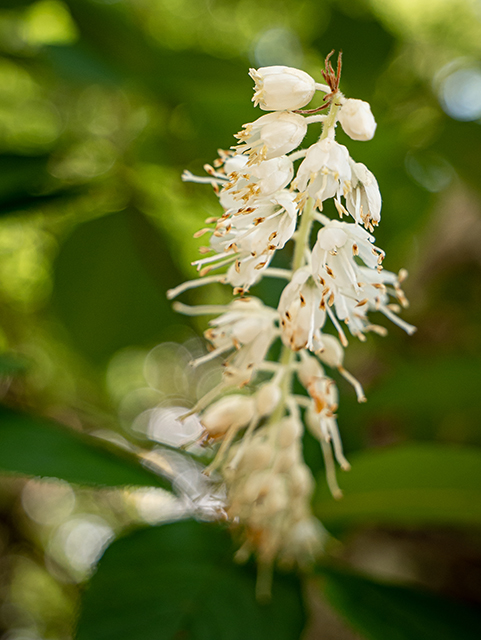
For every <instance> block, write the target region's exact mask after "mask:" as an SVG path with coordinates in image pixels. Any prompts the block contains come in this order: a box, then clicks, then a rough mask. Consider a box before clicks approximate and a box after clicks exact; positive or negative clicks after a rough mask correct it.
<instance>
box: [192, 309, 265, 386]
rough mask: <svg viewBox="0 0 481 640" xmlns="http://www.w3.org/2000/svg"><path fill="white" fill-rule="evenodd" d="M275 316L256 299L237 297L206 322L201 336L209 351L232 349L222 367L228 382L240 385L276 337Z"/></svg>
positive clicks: (219, 353)
mask: <svg viewBox="0 0 481 640" xmlns="http://www.w3.org/2000/svg"><path fill="white" fill-rule="evenodd" d="M275 318H276V314H275V312H274V311H273V310H272V309H271V308H270V307H266V306H264V305H263V304H262V302H261V301H260V300H258V299H257V298H241V299H240V300H234V302H232V303H231V305H230V309H229V310H228V311H227V312H226V313H223V314H222V315H221V316H219V317H218V318H215V319H214V320H211V321H210V323H209V324H210V325H211V328H210V329H208V330H207V331H206V332H205V336H206V338H207V340H209V342H211V343H212V345H213V347H214V351H213V352H212V354H214V353H215V355H221V354H223V353H226V352H227V351H231V350H232V349H234V353H233V355H232V356H230V357H229V358H228V360H227V361H226V364H225V367H224V377H225V378H226V379H227V382H228V383H229V384H231V385H233V386H243V385H245V384H247V383H248V382H249V380H250V379H251V378H252V376H253V374H254V373H255V372H256V370H257V367H258V366H259V365H260V364H261V363H262V362H263V360H264V358H265V356H266V354H267V351H268V349H269V347H270V345H271V344H272V342H273V340H274V339H275V337H276V328H275V325H274V320H275Z"/></svg>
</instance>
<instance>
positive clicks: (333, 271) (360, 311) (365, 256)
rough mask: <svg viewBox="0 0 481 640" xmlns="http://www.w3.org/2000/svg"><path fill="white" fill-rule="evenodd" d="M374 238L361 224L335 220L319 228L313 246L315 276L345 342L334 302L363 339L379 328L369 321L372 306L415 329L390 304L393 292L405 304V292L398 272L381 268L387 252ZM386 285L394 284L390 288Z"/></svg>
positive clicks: (407, 329) (339, 314)
mask: <svg viewBox="0 0 481 640" xmlns="http://www.w3.org/2000/svg"><path fill="white" fill-rule="evenodd" d="M373 242H374V238H373V236H372V235H371V234H369V233H368V232H367V231H365V230H364V229H363V228H362V227H360V226H359V225H356V224H348V223H346V222H339V221H337V220H332V221H331V222H329V223H328V224H326V226H324V227H323V228H322V229H321V230H320V231H319V233H318V236H317V242H316V244H315V245H314V247H313V250H312V270H313V274H314V280H315V282H316V283H319V286H320V287H322V289H323V303H324V304H323V306H325V308H326V311H327V312H328V313H329V315H330V317H331V320H332V321H333V322H334V324H335V326H336V328H337V330H338V332H339V334H340V338H341V341H342V342H343V343H344V346H345V345H346V341H345V337H344V334H343V332H342V329H341V328H340V325H339V324H338V322H337V321H336V318H335V317H334V314H333V313H332V311H331V309H330V307H331V306H334V309H335V314H336V316H337V318H338V319H339V320H341V321H343V322H345V323H346V324H347V325H348V327H349V330H350V331H351V333H352V334H353V335H356V336H358V337H359V338H361V339H364V336H363V334H364V333H365V332H366V331H377V330H379V328H378V327H376V326H375V325H372V324H371V323H370V321H369V319H368V317H367V312H368V311H369V310H376V311H381V312H382V313H384V315H385V316H387V317H388V318H389V319H390V320H392V321H393V322H395V323H396V324H397V325H398V326H400V327H401V328H403V329H404V330H405V331H407V332H408V333H409V334H411V333H413V332H414V331H415V329H414V327H412V326H411V325H409V324H408V323H406V322H404V321H403V320H401V319H400V318H399V317H398V316H397V315H396V314H395V313H394V312H393V309H392V308H391V306H390V305H389V294H390V295H392V296H394V297H396V298H397V299H398V300H399V302H401V304H402V305H403V306H405V298H404V294H403V292H402V291H401V289H400V286H399V281H398V278H397V276H396V275H395V274H393V273H390V272H386V271H383V270H382V267H381V263H382V260H383V258H384V252H383V251H381V250H380V249H378V248H377V247H375V246H374V245H373ZM357 256H358V257H359V258H360V260H362V262H364V264H365V265H366V266H360V265H359V263H358V261H357V260H356V259H355V257H357ZM386 285H391V288H389V287H387V286H386ZM326 303H327V306H326ZM381 331H382V329H381V330H380V331H379V332H381Z"/></svg>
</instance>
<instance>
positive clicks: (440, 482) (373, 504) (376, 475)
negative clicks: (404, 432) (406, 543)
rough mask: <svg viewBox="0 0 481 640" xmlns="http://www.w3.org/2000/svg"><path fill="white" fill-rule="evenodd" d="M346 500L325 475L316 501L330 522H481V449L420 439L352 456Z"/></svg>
mask: <svg viewBox="0 0 481 640" xmlns="http://www.w3.org/2000/svg"><path fill="white" fill-rule="evenodd" d="M350 462H351V465H352V468H351V471H349V472H348V473H342V472H341V473H339V474H338V480H339V485H340V486H341V489H342V490H343V492H344V497H343V498H342V500H339V501H335V500H333V498H332V497H331V496H330V494H329V491H328V489H327V487H326V484H325V482H324V481H321V486H320V487H319V492H318V495H317V498H316V502H315V510H316V513H317V515H318V516H319V518H320V519H321V520H322V522H323V523H324V524H325V525H326V526H327V527H328V528H331V529H332V528H334V529H336V528H339V527H341V528H342V527H346V526H347V527H349V526H352V525H356V524H361V523H362V524H366V523H383V524H386V523H394V524H408V525H425V524H439V525H461V526H465V525H477V526H479V525H481V451H480V450H479V449H475V448H468V447H453V446H447V445H442V444H429V443H416V444H409V445H403V446H396V447H392V448H387V449H377V450H373V451H363V452H361V453H357V454H352V455H351V456H350Z"/></svg>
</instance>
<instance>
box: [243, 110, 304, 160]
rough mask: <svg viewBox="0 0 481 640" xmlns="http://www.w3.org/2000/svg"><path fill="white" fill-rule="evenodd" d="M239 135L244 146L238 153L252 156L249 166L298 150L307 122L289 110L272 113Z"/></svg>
mask: <svg viewBox="0 0 481 640" xmlns="http://www.w3.org/2000/svg"><path fill="white" fill-rule="evenodd" d="M243 127H244V130H243V131H240V132H239V133H238V134H236V135H235V137H236V138H238V140H240V142H241V143H243V144H240V145H239V146H238V147H237V150H238V152H240V153H247V154H249V164H255V163H258V162H261V161H262V160H270V159H271V158H277V157H278V156H282V155H285V154H286V153H289V152H290V151H293V150H294V149H295V148H296V147H298V146H299V145H300V144H301V142H302V141H303V139H304V136H305V135H306V133H307V122H306V121H305V119H304V118H303V117H302V116H300V115H298V114H296V113H290V112H289V111H280V112H278V113H268V114H266V115H265V116H261V117H260V118H259V119H258V120H256V121H255V122H250V123H249V124H245V125H243Z"/></svg>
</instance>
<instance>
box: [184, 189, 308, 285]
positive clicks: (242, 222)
mask: <svg viewBox="0 0 481 640" xmlns="http://www.w3.org/2000/svg"><path fill="white" fill-rule="evenodd" d="M294 199H295V196H294V195H293V194H292V193H290V192H289V191H285V190H282V191H279V192H278V193H277V194H276V195H275V196H272V197H270V198H264V199H257V200H255V201H254V202H253V203H252V204H251V205H250V206H245V207H241V208H234V209H230V210H229V211H227V212H226V213H225V214H224V215H223V216H222V217H221V218H219V219H218V220H217V221H216V226H215V228H213V229H205V230H204V231H205V233H211V234H212V235H211V239H210V247H209V248H210V249H211V250H212V251H214V252H215V255H213V256H209V257H205V258H200V259H199V260H196V261H195V262H194V263H193V264H194V265H196V266H197V268H198V269H199V270H200V271H201V272H202V273H204V274H205V273H207V272H208V271H211V270H212V269H216V268H218V267H219V266H223V265H225V264H229V263H232V264H231V266H230V268H229V269H228V271H227V274H226V281H227V282H229V284H231V285H232V286H233V287H236V288H239V289H242V290H243V291H244V292H245V291H247V290H248V289H249V287H250V286H251V285H252V284H254V283H255V282H257V281H258V280H259V278H260V277H261V276H262V270H263V269H265V268H266V267H267V266H268V265H269V262H270V261H271V259H272V257H273V255H274V252H275V251H277V250H278V249H282V248H283V247H284V245H285V244H286V242H288V241H289V240H290V239H291V238H292V236H293V234H294V231H295V229H296V223H297V213H298V209H297V205H296V203H295V202H294Z"/></svg>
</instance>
